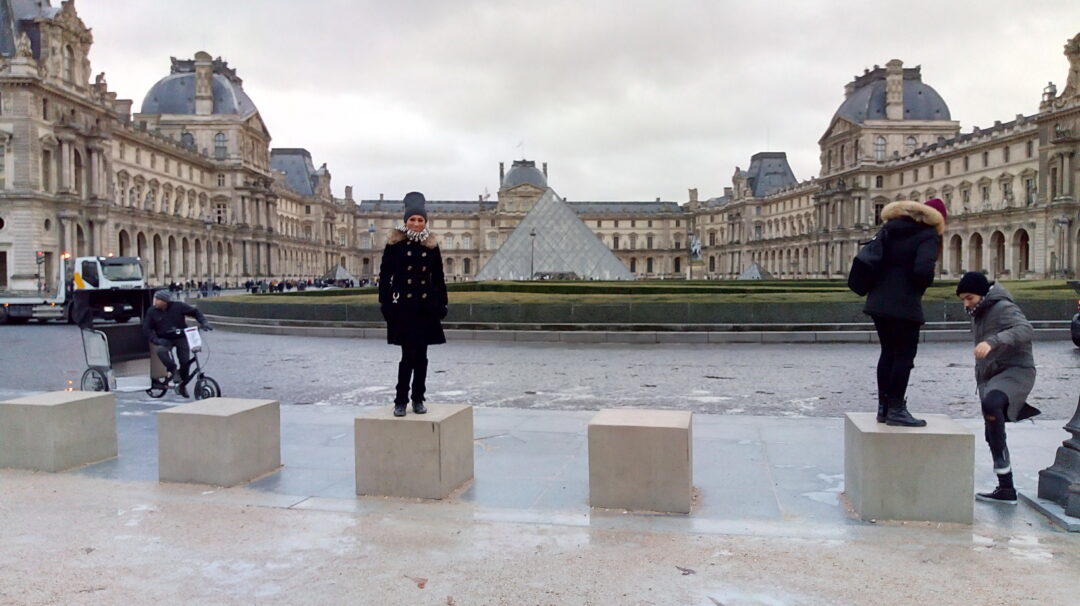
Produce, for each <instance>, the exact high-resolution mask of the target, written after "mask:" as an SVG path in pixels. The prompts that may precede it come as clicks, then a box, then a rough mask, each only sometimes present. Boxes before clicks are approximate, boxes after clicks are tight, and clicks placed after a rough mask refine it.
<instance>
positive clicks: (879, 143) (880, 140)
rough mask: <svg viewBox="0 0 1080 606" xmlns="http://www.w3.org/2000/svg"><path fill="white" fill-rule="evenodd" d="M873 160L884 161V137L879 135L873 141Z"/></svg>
mask: <svg viewBox="0 0 1080 606" xmlns="http://www.w3.org/2000/svg"><path fill="white" fill-rule="evenodd" d="M874 160H876V161H878V162H884V161H885V137H882V136H881V135H878V137H877V138H876V139H874Z"/></svg>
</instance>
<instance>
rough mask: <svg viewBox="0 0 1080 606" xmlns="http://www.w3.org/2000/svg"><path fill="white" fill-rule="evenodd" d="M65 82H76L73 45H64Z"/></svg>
mask: <svg viewBox="0 0 1080 606" xmlns="http://www.w3.org/2000/svg"><path fill="white" fill-rule="evenodd" d="M64 82H69V83H73V82H75V51H74V50H72V48H71V46H65V47H64Z"/></svg>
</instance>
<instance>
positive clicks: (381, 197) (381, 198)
mask: <svg viewBox="0 0 1080 606" xmlns="http://www.w3.org/2000/svg"><path fill="white" fill-rule="evenodd" d="M382 201H383V195H382V194H379V202H382Z"/></svg>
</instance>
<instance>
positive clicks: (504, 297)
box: [221, 280, 1077, 305]
mask: <svg viewBox="0 0 1080 606" xmlns="http://www.w3.org/2000/svg"><path fill="white" fill-rule="evenodd" d="M1002 284H1003V285H1004V286H1005V287H1006V288H1008V289H1009V291H1010V292H1012V294H1013V296H1014V297H1015V298H1016V299H1017V300H1020V301H1023V300H1035V299H1075V298H1076V297H1077V294H1076V292H1075V291H1074V290H1073V289H1072V288H1071V287H1070V286H1068V285H1067V284H1066V283H1065V281H1064V280H1030V281H1013V282H1007V281H1003V282H1002ZM955 289H956V282H955V281H949V282H942V283H940V284H939V285H935V286H934V287H932V288H930V289H929V290H927V291H926V297H925V300H928V301H953V300H956V296H955V295H954V294H953V293H954V292H955ZM552 291H557V292H552ZM449 297H450V303H458V304H462V303H488V304H491V303H497V304H511V305H517V304H524V303H563V304H566V303H575V304H582V303H595V304H601V303H627V302H633V303H769V302H787V303H792V302H795V303H803V302H819V301H821V302H832V301H859V300H861V297H858V296H856V295H855V294H854V293H852V292H851V291H849V290H848V289H847V285H846V284H845V283H844V282H842V281H839V280H787V281H780V280H774V281H768V282H765V281H762V282H734V281H723V282H719V281H714V282H702V281H694V282H672V281H654V282H632V283H611V282H498V283H494V282H480V283H475V282H469V283H462V284H453V285H451V286H450V294H449ZM221 300H223V301H237V302H250V303H306V304H311V305H325V304H338V305H340V304H370V305H375V304H377V303H378V293H377V292H376V291H375V289H371V288H367V289H343V290H331V291H307V292H305V293H284V294H273V295H271V294H266V295H241V296H235V297H223V298H222V299H221Z"/></svg>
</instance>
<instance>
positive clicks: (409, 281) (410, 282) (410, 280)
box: [405, 278, 423, 284]
mask: <svg viewBox="0 0 1080 606" xmlns="http://www.w3.org/2000/svg"><path fill="white" fill-rule="evenodd" d="M405 283H406V284H412V278H409V279H408V280H405ZM421 284H423V282H421Z"/></svg>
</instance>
